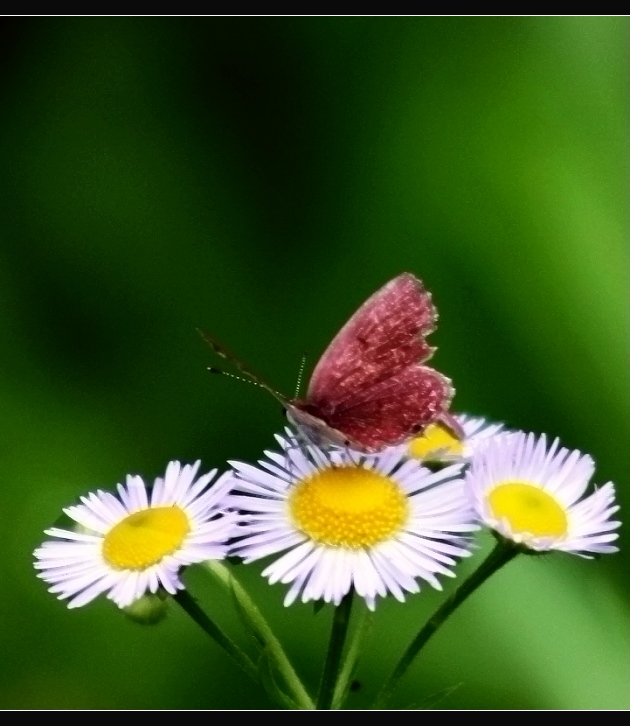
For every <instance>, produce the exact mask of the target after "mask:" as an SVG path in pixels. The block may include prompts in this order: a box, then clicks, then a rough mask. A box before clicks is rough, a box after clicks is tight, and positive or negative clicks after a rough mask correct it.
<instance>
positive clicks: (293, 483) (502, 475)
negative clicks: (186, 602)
mask: <svg viewBox="0 0 630 726" xmlns="http://www.w3.org/2000/svg"><path fill="white" fill-rule="evenodd" d="M276 439H277V442H278V448H277V449H275V450H270V451H265V452H264V457H263V458H262V459H260V460H259V461H258V462H257V464H255V465H254V464H249V463H244V462H238V461H232V462H229V463H230V466H231V468H230V469H229V470H228V471H226V472H225V473H223V474H222V475H221V476H219V477H217V473H218V472H217V470H216V469H215V470H212V471H210V472H208V473H207V474H204V475H202V476H198V471H199V467H200V462H199V461H197V462H196V463H195V464H194V465H184V466H182V465H181V464H180V463H179V462H176V461H175V462H171V463H170V464H169V465H168V467H167V469H166V473H165V475H164V477H163V478H157V479H156V480H155V481H154V482H153V484H152V485H150V486H149V485H147V484H145V482H144V481H143V479H142V478H140V477H139V476H128V477H127V480H126V483H125V485H121V484H119V485H118V488H117V493H116V494H113V493H110V492H105V491H101V490H98V491H96V492H94V493H91V494H89V495H88V496H85V497H82V498H81V503H80V504H77V505H75V506H72V507H69V508H67V509H65V510H64V512H65V514H66V515H67V516H68V517H69V518H70V519H71V520H73V521H74V523H76V524H75V526H74V527H73V528H72V529H61V528H57V527H55V528H52V529H49V530H46V534H47V535H48V536H49V537H50V539H49V540H47V541H46V542H44V543H43V544H42V545H41V546H40V547H38V548H37V549H36V550H35V552H34V556H35V568H36V569H37V570H38V573H39V577H41V578H42V579H43V580H44V581H45V582H46V583H48V584H49V585H50V591H51V592H52V593H54V594H56V595H57V596H58V597H59V598H60V599H64V600H67V601H68V606H69V607H79V606H82V605H85V604H86V603H88V602H90V601H92V600H93V599H94V598H96V597H97V596H98V595H100V594H103V595H105V596H106V597H107V598H109V599H110V600H112V601H113V602H114V603H116V604H117V605H118V606H119V607H127V606H130V605H131V604H132V603H134V602H135V601H137V600H138V599H139V598H141V597H142V596H143V595H145V594H146V593H157V592H166V593H170V594H175V593H177V591H178V590H180V589H182V588H183V583H182V581H181V579H180V572H181V570H182V568H184V567H186V566H188V565H192V564H195V563H199V562H203V561H205V560H212V559H222V558H224V557H226V556H227V555H231V556H238V557H240V558H242V559H243V560H244V561H245V562H252V561H255V560H259V559H261V558H270V562H269V564H268V565H267V566H266V568H265V569H264V570H263V573H262V574H263V576H265V577H266V578H268V580H269V582H270V583H277V582H280V583H282V584H284V585H287V586H288V590H287V594H286V597H285V605H289V604H291V603H293V602H294V601H295V600H296V599H300V600H302V601H303V602H307V601H309V600H324V601H326V602H331V603H334V604H336V605H338V604H339V603H340V602H341V600H342V598H343V597H344V596H345V595H346V594H347V593H348V592H350V591H351V590H354V591H355V592H356V593H357V594H358V595H359V596H361V597H362V598H363V599H364V600H365V602H366V603H367V605H368V607H369V608H371V609H373V608H374V607H375V603H376V600H377V598H378V597H379V596H381V597H383V596H386V595H388V594H391V595H393V596H394V597H395V598H396V599H398V600H400V601H403V600H404V599H405V596H406V594H408V593H415V592H418V591H419V590H420V588H421V584H422V583H427V584H429V585H431V586H432V587H434V588H436V589H441V587H442V586H441V582H440V578H441V577H454V571H453V570H454V567H455V565H456V564H457V562H458V561H459V560H460V559H461V558H464V557H467V556H469V555H470V554H471V551H472V549H473V534H474V532H475V531H476V530H478V529H479V528H480V527H486V528H488V529H490V530H492V532H493V533H494V534H495V536H496V537H497V538H499V539H502V540H503V541H505V542H506V543H508V544H509V545H511V546H514V547H517V548H518V549H519V550H521V551H523V552H529V553H542V552H548V551H552V550H561V551H564V552H570V553H573V554H577V555H581V556H583V557H591V556H593V555H598V554H603V553H608V552H614V551H616V549H617V548H616V547H615V546H614V545H613V544H612V543H613V542H614V540H615V539H616V538H617V536H618V535H617V533H616V531H615V530H616V529H617V528H618V527H619V526H620V522H619V521H616V520H614V519H613V515H614V513H615V512H616V511H617V510H618V506H617V505H616V504H615V491H614V486H613V484H612V483H611V482H608V483H606V484H604V485H603V486H601V487H600V488H596V489H595V490H594V491H593V492H592V493H590V494H587V489H588V487H589V484H590V481H591V478H592V476H593V473H594V469H595V467H594V462H593V460H592V458H591V457H590V456H588V455H586V454H583V453H581V452H579V451H575V450H574V451H571V450H569V449H566V448H564V447H562V446H561V445H560V443H559V441H558V440H557V439H556V440H554V441H553V442H551V443H549V442H548V441H547V438H546V437H545V436H544V435H543V436H535V435H534V434H531V433H530V434H527V433H524V432H512V431H505V430H504V429H503V427H502V426H501V425H499V424H489V423H487V422H486V421H485V420H484V419H481V418H471V417H469V416H465V415H457V416H449V417H448V418H447V419H445V420H444V421H440V422H436V423H434V424H431V425H430V426H429V427H427V428H426V429H425V431H424V432H423V433H422V434H421V435H420V436H417V437H416V438H414V439H412V440H411V441H410V442H407V443H405V444H404V445H400V446H395V447H390V448H387V449H385V450H384V451H380V452H378V453H369V454H366V453H359V452H357V451H354V450H351V449H348V448H344V447H339V446H325V445H315V444H313V443H310V442H309V441H308V440H305V438H304V436H303V435H302V434H301V432H300V431H297V432H295V433H294V432H292V431H291V430H290V429H287V430H286V432H285V433H284V435H278V436H276Z"/></svg>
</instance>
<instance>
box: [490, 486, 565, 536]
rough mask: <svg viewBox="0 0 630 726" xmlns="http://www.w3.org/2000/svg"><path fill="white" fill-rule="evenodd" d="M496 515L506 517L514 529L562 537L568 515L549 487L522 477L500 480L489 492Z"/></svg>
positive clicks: (498, 517)
mask: <svg viewBox="0 0 630 726" xmlns="http://www.w3.org/2000/svg"><path fill="white" fill-rule="evenodd" d="M488 504H489V505H490V507H491V509H492V512H493V514H494V516H495V517H496V518H497V519H501V518H503V517H505V518H506V519H507V520H508V522H509V524H510V527H511V528H512V531H513V532H514V533H525V532H529V533H530V534H533V535H534V536H535V537H563V536H564V535H565V534H566V533H567V515H566V512H565V510H564V509H563V508H562V507H561V506H560V504H558V502H557V501H556V500H555V499H554V498H553V497H552V496H551V495H550V494H548V493H547V492H546V491H543V490H542V489H539V488H538V487H537V486H534V485H533V484H528V483H527V482H523V481H508V482H505V483H503V484H500V485H499V486H498V487H496V488H495V489H493V490H492V491H491V492H490V494H489V495H488Z"/></svg>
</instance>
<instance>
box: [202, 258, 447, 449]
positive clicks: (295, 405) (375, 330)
mask: <svg viewBox="0 0 630 726" xmlns="http://www.w3.org/2000/svg"><path fill="white" fill-rule="evenodd" d="M436 320H437V311H436V309H435V306H434V305H433V302H432V300H431V293H429V292H428V291H427V290H426V289H425V287H424V285H423V284H422V282H421V281H420V280H419V279H418V278H417V277H415V275H412V274H411V273H410V272H404V273H402V274H401V275H398V277H395V278H394V279H393V280H390V281H389V282H388V283H387V284H386V285H384V286H383V287H382V288H381V289H380V290H377V291H376V292H375V293H374V294H373V295H372V296H371V297H369V298H368V299H367V300H366V301H365V302H364V303H363V305H361V307H360V308H359V309H358V310H357V311H356V312H355V313H354V315H352V317H351V318H350V319H349V320H348V322H347V323H346V324H345V325H344V326H343V327H342V328H341V330H340V331H339V332H338V333H337V335H336V336H335V337H334V338H333V340H332V342H331V343H330V345H329V346H328V348H326V350H325V351H324V354H323V355H322V357H321V358H320V359H319V361H318V362H317V364H316V366H315V368H314V370H313V373H312V375H311V379H310V382H309V384H308V389H307V391H306V396H305V398H285V397H284V396H282V394H280V393H278V392H277V391H275V390H274V389H273V388H272V387H271V386H269V385H268V384H267V383H265V382H264V381H263V380H262V379H261V378H260V377H259V376H257V375H256V374H255V373H254V372H253V371H252V370H251V369H250V368H249V367H248V366H246V365H245V364H244V363H243V362H242V361H240V360H239V359H238V358H237V357H236V356H235V355H234V354H233V353H231V352H230V351H228V349H227V348H225V346H223V345H221V344H220V343H218V342H217V341H216V340H215V339H214V338H211V337H210V336H208V335H207V334H205V333H203V332H202V331H199V332H200V334H201V335H202V337H203V338H204V340H205V341H206V342H207V343H208V344H209V345H210V346H211V347H212V348H213V350H214V351H215V352H216V353H217V354H219V355H220V356H222V357H223V358H226V359H227V360H229V361H230V362H231V363H232V364H233V365H235V366H236V367H237V368H238V370H240V371H241V372H242V373H243V374H244V375H246V376H247V377H248V378H249V379H251V380H252V381H253V382H254V383H256V384H257V385H259V386H262V387H263V388H265V389H267V390H268V391H269V392H270V393H271V394H272V395H273V396H274V397H275V398H276V399H277V400H278V401H279V402H280V403H281V404H282V406H284V408H285V410H286V413H287V418H288V420H289V422H290V423H292V424H293V425H294V426H295V427H296V428H297V429H298V430H299V431H300V432H301V433H302V434H303V435H304V437H305V438H306V439H308V441H310V442H312V443H316V444H338V445H341V446H347V447H350V448H352V449H354V450H356V451H359V452H363V453H375V452H378V451H381V450H382V449H384V448H386V447H388V446H393V445H397V444H401V443H404V442H405V441H407V440H409V439H411V438H412V437H414V436H416V435H417V434H419V433H421V432H422V431H423V429H424V428H425V427H426V426H428V425H429V424H431V423H433V422H435V421H438V420H439V421H443V422H445V423H446V425H451V426H452V424H451V421H452V420H453V419H452V417H451V416H450V415H449V414H448V408H449V406H450V403H451V399H452V398H453V395H454V393H455V391H454V389H453V387H452V384H451V381H450V379H449V378H447V377H446V376H444V375H442V374H441V373H439V372H438V371H436V370H434V369H433V368H429V367H428V366H426V365H424V363H425V362H426V361H427V360H428V359H429V358H430V357H431V356H432V354H433V352H434V351H435V348H433V347H431V346H430V345H429V344H428V343H427V341H426V336H427V335H429V333H431V332H433V330H435V324H436ZM210 370H215V371H216V369H212V368H211V369H210ZM456 433H457V431H456Z"/></svg>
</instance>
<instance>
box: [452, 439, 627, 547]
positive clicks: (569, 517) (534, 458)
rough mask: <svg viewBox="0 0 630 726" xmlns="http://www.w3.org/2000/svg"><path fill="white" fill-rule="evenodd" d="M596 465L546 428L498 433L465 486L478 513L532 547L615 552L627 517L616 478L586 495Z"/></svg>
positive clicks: (501, 531) (492, 525) (473, 466)
mask: <svg viewBox="0 0 630 726" xmlns="http://www.w3.org/2000/svg"><path fill="white" fill-rule="evenodd" d="M594 471H595V464H594V462H593V459H592V458H591V457H590V456H588V455H586V454H582V453H581V452H579V451H570V450H569V449H565V448H563V447H561V446H560V443H559V440H558V439H555V441H554V442H553V443H552V444H551V446H550V447H547V439H546V437H545V435H544V434H543V435H542V436H540V437H539V438H536V437H535V436H534V434H525V433H523V432H522V431H520V432H517V433H513V434H509V435H503V436H498V437H496V438H495V439H493V440H492V441H491V442H489V443H488V445H487V446H485V447H484V448H483V450H481V451H480V452H479V454H478V455H477V456H475V458H474V459H473V460H472V464H471V466H470V469H469V470H468V472H467V474H466V485H467V488H468V491H469V494H470V496H471V499H472V503H473V506H474V508H475V511H476V512H477V515H478V517H479V519H480V520H481V521H482V522H483V523H484V524H485V525H486V526H487V527H489V528H490V529H493V530H495V531H496V532H498V533H499V534H500V535H502V536H503V537H504V538H506V539H510V540H512V541H513V542H515V543H517V544H519V545H521V546H523V547H524V548H526V549H531V550H535V551H538V552H544V551H547V550H562V551H564V552H571V553H573V554H577V555H582V556H584V557H588V556H589V555H588V554H586V553H594V554H598V553H606V552H616V551H617V549H618V548H617V547H615V546H613V545H611V544H610V542H612V541H613V540H615V539H617V537H618V535H617V533H616V532H614V531H613V530H615V529H617V528H618V527H619V526H620V524H621V522H618V521H614V520H611V519H610V517H611V516H612V515H613V514H614V513H615V512H616V511H617V510H618V509H619V507H618V506H617V505H616V504H615V488H614V486H613V484H612V482H608V483H607V484H604V486H603V487H601V488H600V489H597V490H596V491H595V492H594V493H593V494H590V495H589V496H587V497H584V496H583V495H584V493H585V491H586V489H587V487H588V484H589V481H590V479H591V477H592V475H593V472H594Z"/></svg>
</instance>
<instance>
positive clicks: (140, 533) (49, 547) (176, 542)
mask: <svg viewBox="0 0 630 726" xmlns="http://www.w3.org/2000/svg"><path fill="white" fill-rule="evenodd" d="M199 464H200V462H199V461H197V462H195V463H194V464H193V465H189V464H187V465H185V466H182V465H181V464H180V463H179V462H178V461H171V462H170V464H169V465H168V466H167V468H166V474H165V476H164V479H162V478H158V479H156V480H155V483H154V485H153V488H152V490H151V492H150V493H148V492H147V487H146V486H145V484H144V482H143V480H142V478H141V477H139V476H127V485H126V487H125V486H122V485H121V484H119V485H118V496H115V495H114V494H111V493H109V492H104V491H101V490H98V491H97V492H96V493H94V492H92V493H90V494H89V495H88V496H86V497H81V501H82V504H79V505H76V506H72V507H68V508H67V509H64V510H63V511H64V512H65V513H66V514H67V515H68V516H69V517H70V518H71V519H73V520H74V521H75V522H77V524H78V527H77V530H78V531H69V530H65V529H59V528H57V527H53V528H52V529H48V530H46V532H45V534H47V535H48V536H49V537H54V538H55V539H54V540H49V541H46V542H44V543H43V544H42V546H41V547H38V548H37V549H36V550H35V552H34V553H33V554H34V556H35V560H36V561H35V568H36V569H37V570H39V571H40V572H39V573H38V577H41V578H42V580H44V581H45V582H48V583H51V584H52V587H51V588H49V589H50V592H52V593H55V594H56V595H57V596H58V598H59V599H60V600H65V599H68V607H70V608H77V607H81V606H82V605H85V604H86V603H88V602H90V601H91V600H93V599H94V598H96V597H97V596H98V595H100V594H101V593H105V594H106V595H107V597H108V598H109V599H110V600H113V601H114V602H115V603H116V605H118V607H121V608H122V607H127V606H129V605H130V604H131V603H133V602H135V601H136V600H137V599H138V598H140V597H141V596H142V595H144V594H145V593H146V592H147V591H149V592H152V593H155V592H157V591H158V589H159V588H163V589H164V590H166V591H167V592H169V593H171V594H175V593H176V592H177V590H181V589H183V588H184V585H183V584H182V582H181V581H180V579H179V576H178V571H179V569H180V568H181V567H183V566H185V565H190V564H192V563H194V562H202V561H204V560H211V559H222V558H223V557H225V554H226V550H227V545H226V540H227V539H228V538H229V537H230V536H231V535H232V534H233V533H234V526H235V518H236V515H235V514H232V513H226V512H225V509H226V505H225V500H226V495H227V493H228V491H229V488H230V480H231V477H230V475H229V474H224V475H222V476H221V477H219V479H217V481H216V482H215V483H214V485H213V486H212V487H211V488H210V489H208V485H209V484H210V482H211V481H212V479H213V478H214V477H215V475H216V473H217V470H216V469H213V470H212V471H210V472H208V473H207V474H204V475H203V476H201V477H199V478H198V479H197V480H196V481H195V477H196V475H197V470H198V469H199Z"/></svg>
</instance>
